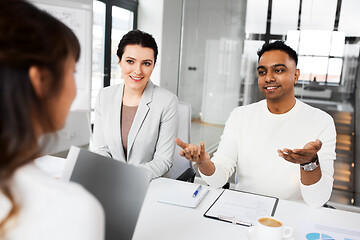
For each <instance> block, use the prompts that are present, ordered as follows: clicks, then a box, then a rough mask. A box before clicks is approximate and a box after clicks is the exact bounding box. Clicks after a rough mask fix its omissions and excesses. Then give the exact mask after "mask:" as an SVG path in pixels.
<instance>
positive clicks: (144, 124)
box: [90, 80, 178, 178]
mask: <svg viewBox="0 0 360 240" xmlns="http://www.w3.org/2000/svg"><path fill="white" fill-rule="evenodd" d="M123 90H124V85H123V84H119V85H114V86H110V87H106V88H103V89H101V90H100V91H99V94H98V97H97V100H96V104H95V123H94V133H93V136H92V144H91V147H90V149H91V150H92V151H94V152H96V153H99V154H101V155H104V156H108V157H112V158H114V159H117V160H119V161H125V154H124V149H123V146H122V140H121V127H120V124H121V121H120V119H121V105H122V97H123ZM177 114H178V100H177V97H176V96H175V95H174V94H173V93H171V92H169V91H167V90H165V89H163V88H161V87H158V86H156V85H154V84H153V83H152V82H151V81H150V80H149V82H148V83H147V85H146V87H145V89H144V92H143V95H142V97H141V100H140V103H139V106H138V109H137V112H136V114H135V117H134V120H133V123H132V125H131V128H130V132H129V135H128V145H127V162H128V163H131V164H134V165H139V166H142V167H145V168H147V169H148V170H150V171H151V172H152V174H153V178H155V177H159V176H162V175H163V174H165V173H166V172H167V171H168V170H169V168H170V167H171V165H172V163H171V161H172V156H173V153H174V149H175V137H176V134H177V126H178V123H177V121H178V115H177Z"/></svg>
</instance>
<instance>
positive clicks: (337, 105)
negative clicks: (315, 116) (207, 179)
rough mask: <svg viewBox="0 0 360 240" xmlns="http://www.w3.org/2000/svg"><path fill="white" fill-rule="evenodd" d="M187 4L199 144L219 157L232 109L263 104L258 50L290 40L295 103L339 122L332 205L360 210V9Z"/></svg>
mask: <svg viewBox="0 0 360 240" xmlns="http://www.w3.org/2000/svg"><path fill="white" fill-rule="evenodd" d="M183 4H184V5H183V26H182V27H183V30H182V48H181V49H182V51H181V60H180V67H179V68H180V73H179V82H178V97H179V99H180V100H183V101H186V102H189V103H190V104H191V105H192V132H191V139H192V140H191V142H193V143H195V144H199V143H200V141H205V146H206V149H207V150H208V151H215V150H216V147H217V144H218V142H219V141H220V136H221V134H222V131H223V127H224V124H225V122H226V119H227V118H228V116H229V114H230V112H231V111H232V109H233V108H235V107H237V106H241V105H246V104H250V103H253V102H256V101H258V100H260V99H262V98H263V96H262V95H261V93H260V91H259V90H258V86H257V75H256V67H257V55H256V52H257V50H258V49H259V48H260V47H261V46H262V44H263V43H264V42H271V41H275V40H284V41H286V43H287V44H288V45H290V46H291V47H293V48H294V49H295V50H296V51H297V52H298V54H299V63H298V68H299V69H300V72H301V76H300V79H299V82H298V84H296V85H295V96H296V97H297V98H298V99H301V100H302V101H304V102H305V103H307V104H309V105H312V106H314V107H317V108H320V109H322V110H324V111H326V112H327V113H329V114H330V115H331V116H332V117H333V119H334V122H335V126H336V130H337V146H336V153H337V159H336V161H335V174H334V191H333V195H332V198H331V200H332V201H336V202H338V203H344V204H356V205H360V195H359V191H360V183H357V182H355V179H356V177H355V176H356V174H357V175H358V176H360V164H359V163H356V157H355V156H356V155H355V154H356V153H355V150H356V148H357V149H359V148H360V145H359V144H355V137H356V136H357V135H356V132H355V131H356V129H359V130H360V127H356V124H355V122H356V119H355V115H356V113H357V110H358V109H357V108H358V107H357V108H356V102H355V100H356V99H360V97H359V96H357V95H356V94H355V91H356V88H355V85H356V83H357V82H358V81H359V75H360V74H359V50H360V38H359V37H360V31H359V28H356V27H354V26H356V23H357V22H359V21H360V20H359V14H358V10H359V9H360V5H359V1H357V0H301V1H300V0H296V1H291V3H290V2H289V1H286V0H256V1H255V0H254V1H253V0H252V1H232V0H225V1H217V0H207V1H204V0H203V1H202V0H184V1H183ZM324 6H326V7H324ZM356 19H357V20H359V21H357V20H356ZM359 102H360V100H357V105H359ZM357 115H358V116H359V115H360V114H359V113H357ZM359 125H360V123H359ZM357 151H358V153H359V154H358V155H360V151H359V150H357ZM358 179H360V177H358ZM358 182H359V181H358Z"/></svg>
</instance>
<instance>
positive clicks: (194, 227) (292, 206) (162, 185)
mask: <svg viewBox="0 0 360 240" xmlns="http://www.w3.org/2000/svg"><path fill="white" fill-rule="evenodd" d="M174 184H191V183H185V182H180V181H176V180H171V179H167V178H158V179H155V180H153V181H152V182H151V183H150V186H149V190H148V193H147V196H146V198H145V201H144V205H143V208H142V210H141V213H140V216H139V219H138V223H137V226H136V229H135V233H134V236H133V239H134V240H143V239H171V240H177V239H179V240H180V239H181V240H184V239H219V240H220V239H237V240H241V239H244V240H245V239H248V238H247V235H248V234H247V232H248V229H249V228H248V227H244V226H241V225H235V224H231V223H227V222H223V221H218V220H214V219H210V218H206V217H204V216H203V214H204V213H205V211H206V210H207V209H208V208H209V207H210V206H211V204H212V203H213V202H214V201H215V200H216V198H217V197H218V196H219V194H220V193H221V192H222V189H213V188H211V189H210V191H209V193H208V194H207V195H206V196H205V198H204V199H203V200H202V201H201V202H200V204H199V205H198V206H197V207H196V208H195V209H193V208H186V207H180V206H175V205H170V204H165V203H160V202H158V201H157V199H158V198H159V196H160V195H161V193H162V192H164V191H166V189H168V188H169V187H171V186H173V185H174ZM275 216H276V217H278V218H279V219H281V220H282V221H283V222H284V223H285V225H289V226H291V227H292V228H293V229H294V238H295V240H297V239H304V240H306V238H305V235H306V233H308V232H309V229H310V230H311V229H312V228H314V226H315V224H319V226H317V227H320V228H321V227H324V226H334V227H337V228H338V229H337V230H339V231H340V230H344V229H352V230H355V231H356V232H358V233H359V236H358V237H357V238H354V239H360V214H358V213H352V212H347V211H341V210H334V209H328V208H320V209H311V208H309V207H308V206H307V205H306V204H303V203H298V202H291V201H286V200H280V201H279V204H278V207H277V210H276V212H275ZM320 230H321V229H320ZM324 231H325V230H324ZM324 231H323V232H324ZM310 232H311V231H310ZM325 232H328V231H325ZM341 240H343V239H341Z"/></svg>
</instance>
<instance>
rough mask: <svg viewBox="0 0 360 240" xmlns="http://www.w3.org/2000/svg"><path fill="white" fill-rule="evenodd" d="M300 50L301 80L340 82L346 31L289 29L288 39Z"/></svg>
mask: <svg viewBox="0 0 360 240" xmlns="http://www.w3.org/2000/svg"><path fill="white" fill-rule="evenodd" d="M286 42H287V43H288V44H289V45H290V46H291V47H293V48H294V49H295V50H298V55H299V63H298V68H299V69H300V73H301V75H300V78H299V81H300V82H301V81H313V80H314V79H316V81H317V82H324V83H325V82H326V83H332V84H339V83H340V76H341V70H342V65H343V59H342V57H343V55H344V47H345V34H344V32H337V31H327V30H323V31H320V30H302V31H288V34H287V41H286Z"/></svg>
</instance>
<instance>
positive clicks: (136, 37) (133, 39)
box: [116, 29, 158, 65]
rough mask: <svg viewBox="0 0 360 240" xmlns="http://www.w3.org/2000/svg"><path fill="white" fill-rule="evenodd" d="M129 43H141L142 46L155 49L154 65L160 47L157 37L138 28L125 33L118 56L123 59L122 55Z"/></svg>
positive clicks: (119, 46)
mask: <svg viewBox="0 0 360 240" xmlns="http://www.w3.org/2000/svg"><path fill="white" fill-rule="evenodd" d="M127 45H140V46H141V47H147V48H151V49H152V50H154V65H155V63H156V58H157V55H158V47H157V45H156V42H155V39H154V38H153V36H151V35H150V34H148V33H146V32H143V31H140V30H138V29H135V30H131V31H130V32H128V33H127V34H125V35H124V36H123V37H122V39H121V40H120V43H119V45H118V50H117V53H116V54H117V56H118V57H119V59H120V60H121V58H122V55H123V54H124V50H125V47H126V46H127Z"/></svg>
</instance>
